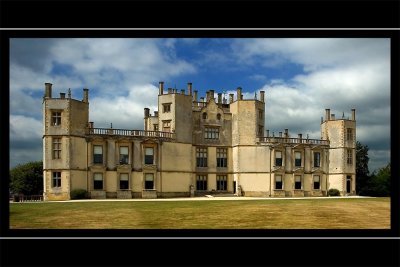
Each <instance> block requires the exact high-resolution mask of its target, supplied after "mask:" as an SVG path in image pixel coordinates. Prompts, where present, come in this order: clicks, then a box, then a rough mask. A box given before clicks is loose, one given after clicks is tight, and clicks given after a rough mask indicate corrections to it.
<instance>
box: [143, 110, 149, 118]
mask: <svg viewBox="0 0 400 267" xmlns="http://www.w3.org/2000/svg"><path fill="white" fill-rule="evenodd" d="M144 117H145V118H148V117H150V109H149V108H144Z"/></svg>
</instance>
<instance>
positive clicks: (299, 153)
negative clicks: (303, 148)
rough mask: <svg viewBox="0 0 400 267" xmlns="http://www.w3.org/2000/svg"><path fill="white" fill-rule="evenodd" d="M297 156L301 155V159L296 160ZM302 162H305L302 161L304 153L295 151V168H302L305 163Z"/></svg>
mask: <svg viewBox="0 0 400 267" xmlns="http://www.w3.org/2000/svg"><path fill="white" fill-rule="evenodd" d="M296 155H300V158H299V159H298V158H296ZM299 160H300V165H298V162H299ZM302 161H303V160H302V153H301V152H300V151H295V152H294V166H295V167H302V163H303V162H302Z"/></svg>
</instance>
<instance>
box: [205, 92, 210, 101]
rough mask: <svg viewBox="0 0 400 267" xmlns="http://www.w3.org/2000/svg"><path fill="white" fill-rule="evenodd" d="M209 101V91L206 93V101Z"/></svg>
mask: <svg viewBox="0 0 400 267" xmlns="http://www.w3.org/2000/svg"><path fill="white" fill-rule="evenodd" d="M209 100H210V91H207V92H206V101H207V102H208V101H209Z"/></svg>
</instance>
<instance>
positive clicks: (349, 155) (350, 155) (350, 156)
mask: <svg viewBox="0 0 400 267" xmlns="http://www.w3.org/2000/svg"><path fill="white" fill-rule="evenodd" d="M347 164H349V165H351V164H353V151H351V149H347Z"/></svg>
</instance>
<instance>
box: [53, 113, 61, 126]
mask: <svg viewBox="0 0 400 267" xmlns="http://www.w3.org/2000/svg"><path fill="white" fill-rule="evenodd" d="M61 114H62V112H61V111H56V110H54V111H52V112H51V126H56V127H57V126H61V118H62V115H61Z"/></svg>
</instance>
